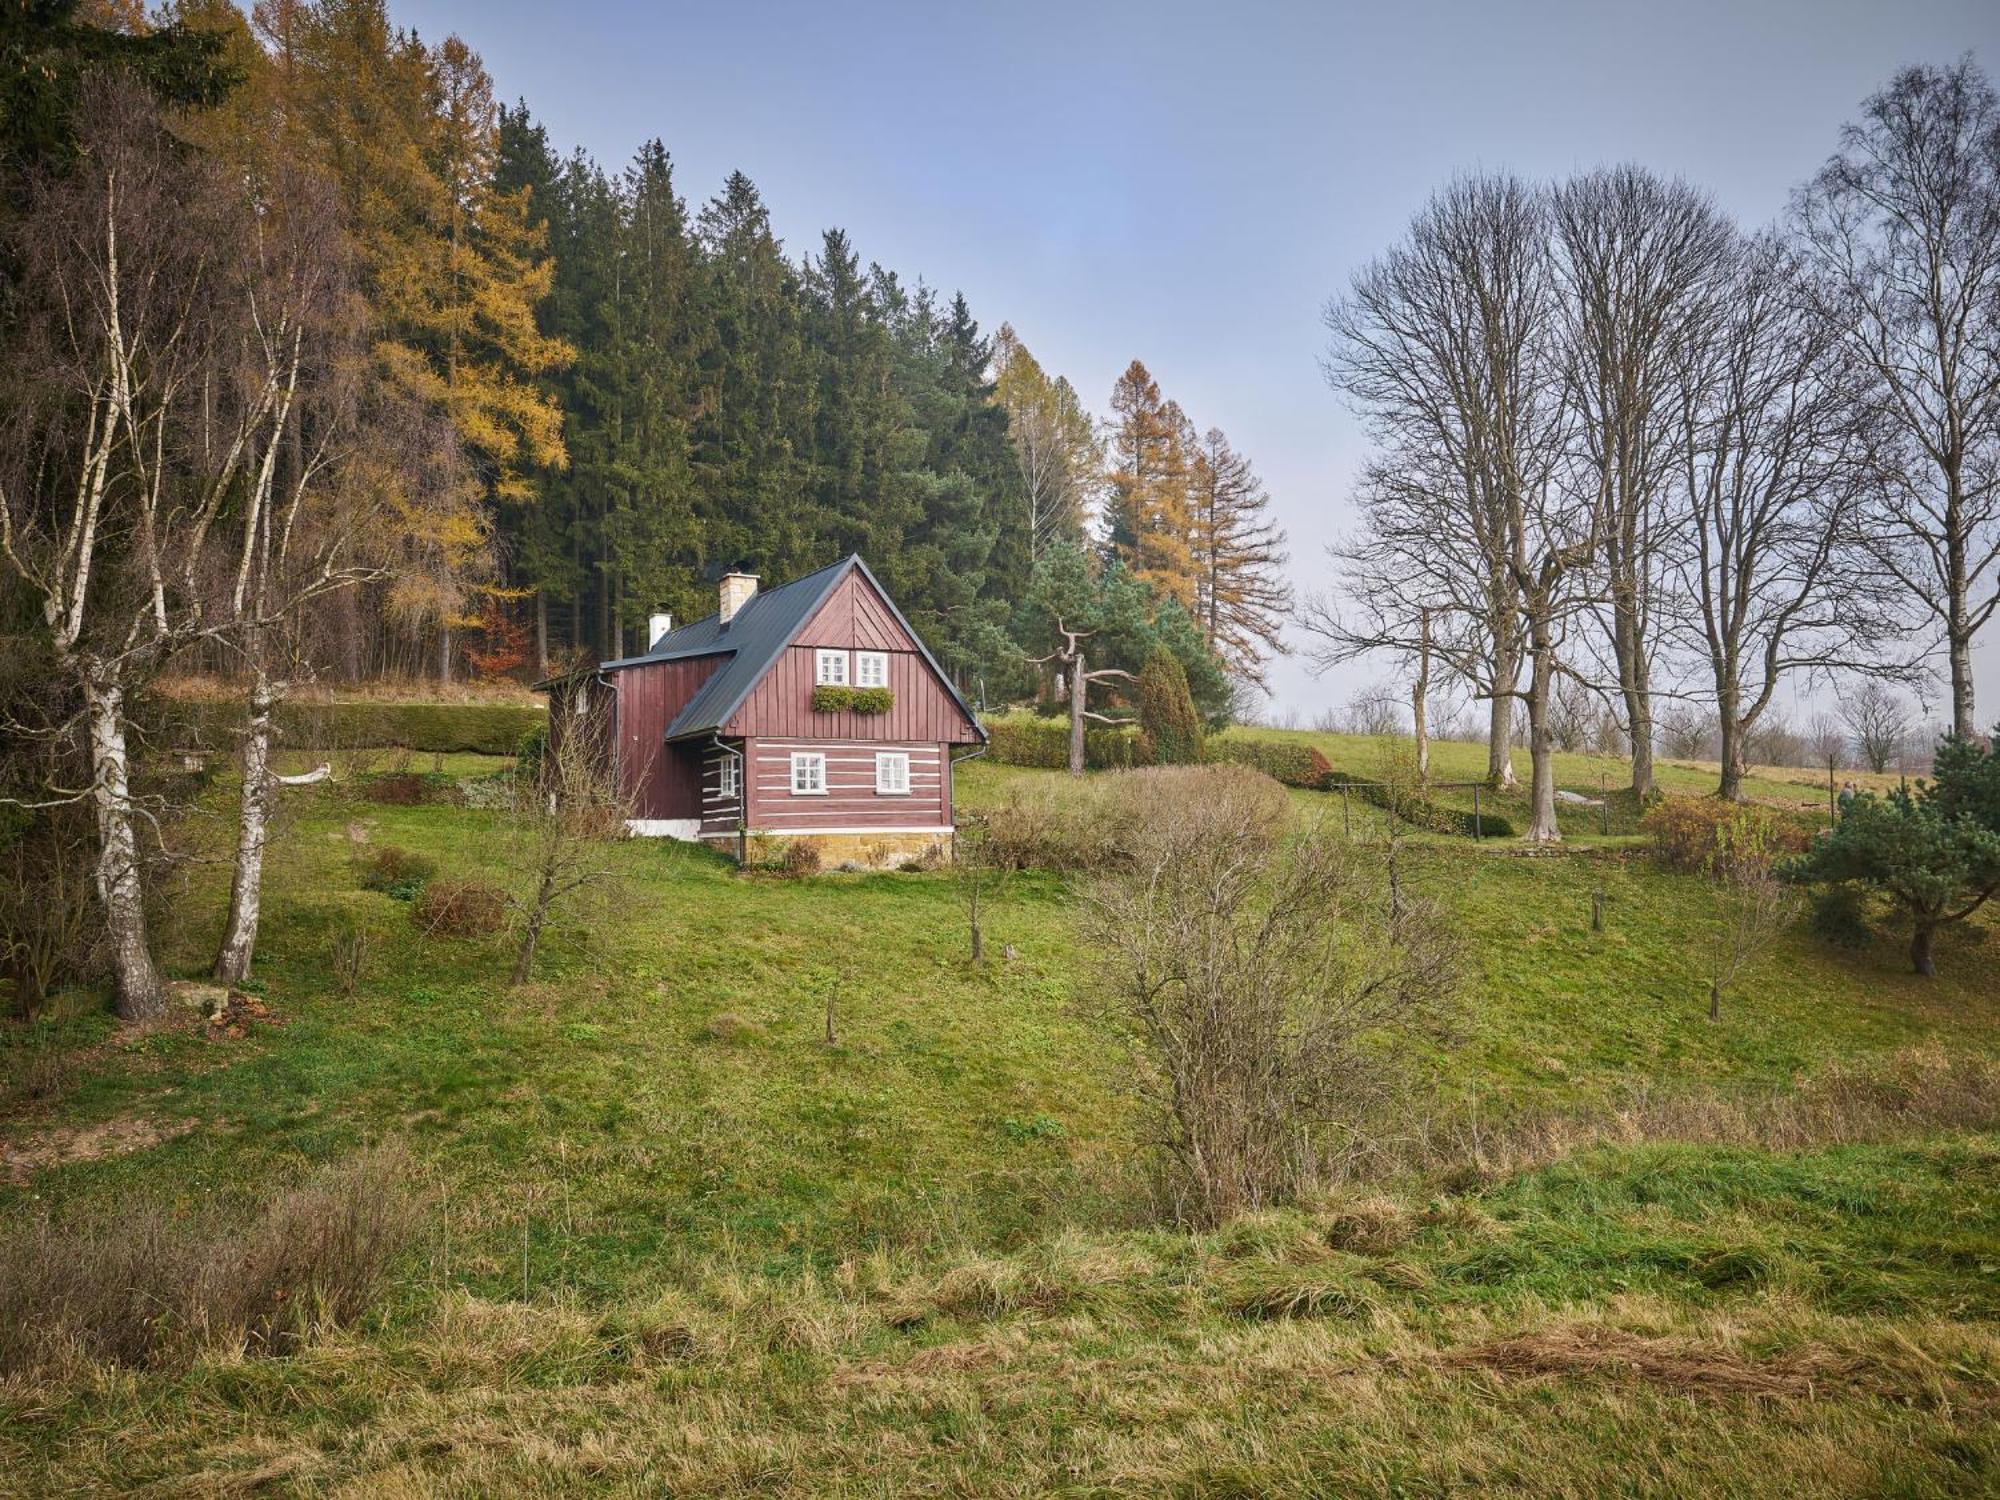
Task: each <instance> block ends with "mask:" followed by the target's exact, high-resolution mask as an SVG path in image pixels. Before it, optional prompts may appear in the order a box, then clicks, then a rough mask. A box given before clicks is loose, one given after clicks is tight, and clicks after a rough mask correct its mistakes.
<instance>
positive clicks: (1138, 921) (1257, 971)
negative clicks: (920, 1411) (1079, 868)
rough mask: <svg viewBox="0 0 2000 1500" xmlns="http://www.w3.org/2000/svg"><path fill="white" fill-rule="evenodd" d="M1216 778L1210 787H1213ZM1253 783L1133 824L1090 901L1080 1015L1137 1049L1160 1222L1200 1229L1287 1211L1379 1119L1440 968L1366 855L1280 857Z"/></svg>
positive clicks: (1211, 792)
mask: <svg viewBox="0 0 2000 1500" xmlns="http://www.w3.org/2000/svg"><path fill="white" fill-rule="evenodd" d="M1211 769H1215V768H1211ZM1274 794H1276V795H1277V797H1278V801H1279V803H1280V805H1282V803H1283V797H1282V793H1277V789H1276V788H1275V786H1273V785H1272V784H1270V783H1269V782H1268V781H1265V780H1264V779H1263V778H1258V777H1250V776H1245V777H1233V778H1227V779H1217V780H1215V781H1213V782H1212V783H1211V784H1210V785H1209V786H1208V787H1206V788H1205V795H1202V796H1200V797H1171V798H1170V797H1159V796H1155V797H1151V798H1148V799H1146V800H1145V802H1144V803H1143V804H1140V805H1139V806H1136V807H1134V808H1133V810H1132V816H1133V822H1132V826H1131V833H1130V843H1129V848H1130V867H1129V869H1128V870H1127V871H1125V872H1124V873H1122V874H1118V875H1111V876H1104V877H1101V878H1099V880H1098V881H1097V882H1096V883H1095V884H1094V885H1093V886H1092V888H1091V890H1090V891H1089V893H1088V897H1087V902H1088V907H1087V914H1088V920H1087V930H1088V932H1089V935H1090V938H1091V940H1092V942H1093V944H1094V945H1095V947H1096V948H1097V950H1098V953H1099V955H1100V962H1099V965H1098V973H1097V976H1096V982H1095V984H1094V986H1093V991H1092V993H1093V996H1094V999H1095V1002H1096V1004H1098V1005H1099V1006H1101V1007H1102V1008H1103V1009H1104V1010H1105V1011H1106V1012H1108V1013H1109V1014H1110V1015H1111V1016H1113V1017H1114V1018H1116V1019H1117V1020H1118V1021H1119V1022H1120V1023H1122V1024H1123V1025H1125V1026H1127V1027H1129V1028H1130V1029H1131V1031H1132V1033H1133V1034H1134V1036H1135V1037H1136V1039H1137V1042H1138V1047H1137V1056H1136V1059H1135V1061H1136V1066H1135V1069H1134V1073H1133V1076H1132V1084H1133V1087H1134V1089H1135V1090H1136V1092H1137V1094H1138V1095H1139V1097H1140V1098H1141V1099H1142V1100H1143V1101H1144V1102H1145V1104H1146V1105H1147V1106H1148V1109H1149V1112H1150V1114H1151V1116H1152V1123H1153V1127H1154V1129H1155V1131H1156V1136H1155V1144H1156V1145H1157V1146H1158V1148H1159V1150H1160V1152H1161V1160H1162V1162H1163V1164H1164V1166H1165V1169H1166V1187H1167V1194H1168V1198H1169V1201H1170V1202H1171V1204H1172V1206H1173V1210H1174V1212H1175V1213H1176V1214H1177V1215H1178V1216H1179V1217H1183V1218H1186V1219H1189V1220H1193V1221H1196V1222H1203V1223H1213V1222H1217V1221H1220V1220H1223V1219H1227V1218H1229V1217H1230V1216H1232V1215H1234V1214H1237V1213H1240V1212H1243V1211H1246V1210H1250V1209H1254V1208H1258V1207H1261V1206H1265V1205H1268V1204H1272V1203H1276V1202H1280V1201H1283V1200H1285V1199H1288V1198H1290V1197H1292V1196H1294V1195H1296V1194H1297V1193H1298V1192H1299V1191H1300V1190H1301V1189H1302V1188H1304V1187H1306V1186H1308V1185H1309V1184H1311V1183H1312V1182H1313V1181H1315V1180H1316V1179H1317V1178H1318V1177H1319V1176H1320V1174H1321V1172H1322V1169H1323V1166H1324V1164H1325V1162H1326V1160H1327V1159H1328V1158H1329V1157H1331V1156H1338V1155H1339V1154H1340V1152H1341V1150H1342V1149H1343V1148H1342V1147H1341V1145H1340V1144H1339V1141H1340V1133H1341V1131H1342V1130H1343V1128H1344V1127H1351V1126H1352V1125H1353V1123H1354V1122H1356V1121H1357V1120H1359V1119H1360V1118H1362V1117H1363V1116H1364V1115H1366V1114H1368V1113H1369V1112H1370V1111H1371V1110H1373V1109H1374V1108H1376V1107H1377V1106H1379V1104H1380V1102H1381V1101H1382V1099H1383V1098H1384V1097H1386V1093H1387V1090H1388V1087H1389V1083H1390V1080H1391V1077H1392V1076H1393V1072H1392V1069H1393V1065H1392V1063H1391V1062H1390V1061H1389V1056H1390V1052H1391V1049H1390V1048H1387V1047H1385V1046H1383V1045H1382V1044H1383V1043H1384V1042H1387V1041H1391V1040H1393V1039H1395V1038H1397V1037H1399V1036H1403V1035H1406V1034H1407V1033H1409V1032H1410V1031H1411V1030H1412V1029H1413V1028H1415V1027H1416V1026H1418V1025H1419V1024H1420V1023H1421V1022H1422V1021H1424V1020H1426V1019H1428V1018H1429V1017H1431V1016H1433V1015H1435V1013H1436V1008H1437V1007H1438V1005H1439V1003H1440V1002H1441V1001H1442V1000H1443V999H1444V998H1445V996H1446V995H1447V994H1448V993H1449V992H1450V990H1451V989H1452V986H1453V980H1454V976H1455V969H1456V952H1455V949H1454V946H1453V944H1452V943H1451V941H1450V939H1449V938H1448V936H1447V934H1446V932H1445V930H1444V928H1443V926H1442V924H1441V922H1440V921H1439V919H1438V916H1437V913H1436V911H1435V909H1434V908H1433V907H1432V906H1431V905H1430V904H1429V903H1428V902H1425V901H1422V900H1418V899H1414V898H1412V897H1410V896H1409V895H1407V894H1405V895H1404V896H1403V897H1402V899H1401V900H1400V901H1398V902H1397V903H1396V905H1397V910H1396V911H1394V912H1392V911H1391V910H1390V903H1389V901H1388V900H1387V899H1386V896H1385V893H1384V892H1383V891H1382V889H1381V883H1380V880H1379V878H1378V876H1377V875H1376V873H1375V871H1374V870H1373V868H1372V865H1371V864H1370V863H1369V862H1368V858H1367V856H1366V854H1365V853H1363V852H1362V851H1360V850H1357V849H1356V848H1355V847H1354V846H1352V845H1351V844H1349V842H1348V841H1347V840H1345V839H1343V838H1341V837H1339V835H1338V834H1337V833H1330V832H1329V831H1327V830H1325V829H1323V828H1319V827H1315V828H1313V829H1312V830H1310V831H1308V832H1306V833H1305V834H1303V835H1301V836H1298V837H1296V838H1287V837H1286V836H1285V833H1284V829H1285V823H1284V820H1283V819H1282V818H1274V817H1273V815H1272V800H1271V799H1272V797H1273V795H1274Z"/></svg>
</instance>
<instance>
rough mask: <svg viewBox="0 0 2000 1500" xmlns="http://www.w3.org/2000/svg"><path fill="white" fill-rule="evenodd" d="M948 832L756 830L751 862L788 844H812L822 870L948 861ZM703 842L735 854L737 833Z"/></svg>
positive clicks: (769, 859) (766, 859)
mask: <svg viewBox="0 0 2000 1500" xmlns="http://www.w3.org/2000/svg"><path fill="white" fill-rule="evenodd" d="M951 841H952V835H950V834H948V833H800V834H789V833H753V834H751V835H750V838H749V841H748V862H749V863H750V864H752V865H759V864H776V863H777V862H778V861H780V860H781V859H783V858H784V855H785V848H786V846H787V845H789V844H811V845H813V846H814V847H815V848H817V849H818V850H819V867H820V868H821V869H822V870H841V869H856V870H895V869H900V868H902V867H903V866H905V865H909V864H925V863H931V862H937V863H946V862H949V861H950V859H951ZM702 842H703V843H706V844H709V845H711V846H713V847H714V848H717V849H720V850H721V851H722V852H724V853H725V854H731V855H733V854H735V853H736V836H735V835H734V834H729V835H727V836H725V837H721V838H713V837H711V838H704V839H703V840H702Z"/></svg>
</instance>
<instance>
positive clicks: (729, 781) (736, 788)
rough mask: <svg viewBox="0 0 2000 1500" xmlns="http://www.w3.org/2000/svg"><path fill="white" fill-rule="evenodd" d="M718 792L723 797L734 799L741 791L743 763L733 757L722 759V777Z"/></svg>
mask: <svg viewBox="0 0 2000 1500" xmlns="http://www.w3.org/2000/svg"><path fill="white" fill-rule="evenodd" d="M718 790H719V791H720V792H721V794H722V795H723V796H725V797H735V796H739V795H741V794H742V791H743V763H742V762H741V761H739V760H738V759H737V758H736V757H735V756H733V755H725V756H723V757H722V776H721V779H720V782H719V784H718Z"/></svg>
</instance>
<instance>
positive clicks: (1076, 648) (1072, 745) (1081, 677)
mask: <svg viewBox="0 0 2000 1500" xmlns="http://www.w3.org/2000/svg"><path fill="white" fill-rule="evenodd" d="M1056 634H1058V635H1060V636H1061V637H1062V638H1063V644H1062V645H1061V646H1059V647H1057V648H1056V649H1055V650H1054V651H1051V652H1049V653H1048V655H1046V656H1038V657H1035V658H1034V660H1033V662H1032V663H1031V665H1034V666H1041V665H1043V664H1044V663H1047V662H1055V663H1057V664H1058V665H1059V666H1060V667H1061V669H1062V671H1063V673H1064V680H1065V682H1066V683H1067V685H1068V687H1069V774H1070V775H1072V776H1081V775H1082V774H1083V764H1084V756H1083V750H1084V742H1083V735H1084V727H1085V725H1086V723H1088V722H1090V721H1095V722H1097V723H1099V724H1112V723H1116V722H1117V721H1116V720H1114V719H1111V718H1108V717H1107V716H1105V715H1104V714H1100V713H1093V712H1092V711H1091V709H1090V706H1089V700H1090V685H1091V684H1092V683H1094V682H1111V681H1113V680H1115V679H1120V678H1122V679H1123V680H1124V681H1126V682H1132V681H1136V679H1135V678H1134V677H1133V676H1132V674H1131V673H1130V672H1127V671H1124V670H1123V669H1122V668H1119V667H1099V668H1098V669H1097V670H1096V671H1092V670H1091V668H1090V662H1089V659H1088V658H1087V657H1086V656H1085V655H1084V651H1083V643H1084V642H1085V641H1087V640H1088V639H1090V637H1092V636H1093V635H1095V634H1097V632H1096V631H1094V630H1071V629H1070V628H1069V627H1068V626H1066V625H1064V624H1063V622H1062V621H1061V620H1057V621H1056Z"/></svg>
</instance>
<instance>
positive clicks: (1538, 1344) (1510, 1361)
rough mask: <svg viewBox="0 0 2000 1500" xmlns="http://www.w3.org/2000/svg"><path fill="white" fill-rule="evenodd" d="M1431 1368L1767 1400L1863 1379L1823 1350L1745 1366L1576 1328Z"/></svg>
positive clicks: (1850, 1364) (1680, 1343) (1718, 1353)
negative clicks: (1592, 1379) (1600, 1380)
mask: <svg viewBox="0 0 2000 1500" xmlns="http://www.w3.org/2000/svg"><path fill="white" fill-rule="evenodd" d="M1434 1362H1435V1363H1437V1364H1439V1365H1441V1366H1443V1367H1445V1368H1446V1369H1454V1370H1467V1369H1483V1370H1492V1371H1495V1372H1496V1373H1498V1374H1501V1375H1507V1376H1512V1377H1515V1378H1518V1379H1535V1378H1537V1377H1542V1376H1573V1375H1595V1376H1601V1377H1604V1378H1607V1379H1612V1380H1631V1381H1645V1382H1649V1383H1652V1384H1657V1385H1665V1386H1671V1387H1673V1388H1674V1389H1676V1390H1680V1391H1686V1392H1691V1393H1701V1394H1706V1395H1731V1396H1752V1397H1759V1398H1765V1399H1771V1400H1806V1399H1808V1398H1810V1397H1812V1396H1813V1395H1814V1394H1815V1393H1817V1392H1821V1391H1824V1390H1826V1389H1827V1388H1828V1387H1830V1386H1840V1387H1848V1386H1852V1385H1854V1384H1856V1383H1857V1382H1858V1381H1859V1380H1860V1378H1861V1377H1862V1376H1863V1375H1864V1374H1865V1373H1866V1372H1865V1370H1864V1368H1863V1366H1862V1365H1861V1363H1860V1362H1859V1361H1857V1360H1854V1359H1851V1358H1847V1357H1843V1356H1839V1355H1836V1354H1834V1353H1833V1352H1832V1351H1830V1350H1825V1349H1806V1350H1801V1351H1798V1352H1796V1353H1792V1354H1785V1355H1778V1356H1774V1357H1772V1358H1770V1359H1761V1360H1759V1359H1747V1358H1745V1357H1744V1356H1743V1355H1741V1354H1738V1353H1735V1352H1734V1351H1732V1350H1729V1349H1725V1348H1723V1347H1721V1346H1720V1345H1717V1344H1710V1343H1704V1342H1702V1341H1700V1340H1698V1339H1685V1338H1646V1337H1642V1336H1641V1335H1639V1334H1634V1333H1626V1332H1623V1331H1621V1330H1619V1329H1616V1328H1597V1327H1589V1326H1576V1325H1570V1326H1566V1327H1557V1328H1551V1329H1549V1330H1547V1331H1545V1332H1541V1333H1530V1334H1523V1335H1521V1336H1520V1337H1518V1338H1510V1339H1498V1340H1495V1341H1494V1342H1492V1343H1488V1344H1476V1345H1474V1346H1472V1347H1471V1348H1467V1349H1452V1350H1447V1351H1445V1352H1443V1353H1441V1354H1440V1355H1438V1356H1437V1358H1436V1360H1435V1361H1434Z"/></svg>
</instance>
